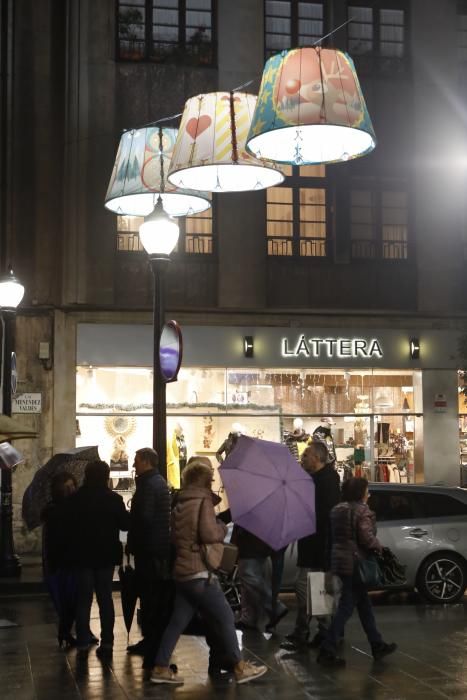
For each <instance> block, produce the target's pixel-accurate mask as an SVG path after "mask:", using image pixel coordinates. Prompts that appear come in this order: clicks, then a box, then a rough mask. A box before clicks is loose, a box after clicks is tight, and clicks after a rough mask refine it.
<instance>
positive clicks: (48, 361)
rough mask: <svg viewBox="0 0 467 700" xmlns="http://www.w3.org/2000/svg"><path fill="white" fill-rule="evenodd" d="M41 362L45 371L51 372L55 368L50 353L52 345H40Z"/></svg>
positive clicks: (39, 356)
mask: <svg viewBox="0 0 467 700" xmlns="http://www.w3.org/2000/svg"><path fill="white" fill-rule="evenodd" d="M38 358H39V361H40V363H41V365H42V366H43V368H44V369H46V370H51V369H52V367H53V363H52V356H51V353H50V343H39V354H38Z"/></svg>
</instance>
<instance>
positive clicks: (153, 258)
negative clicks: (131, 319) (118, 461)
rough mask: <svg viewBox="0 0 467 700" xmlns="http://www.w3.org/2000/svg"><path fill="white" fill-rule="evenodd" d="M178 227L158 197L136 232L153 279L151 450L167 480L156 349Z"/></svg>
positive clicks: (163, 409)
mask: <svg viewBox="0 0 467 700" xmlns="http://www.w3.org/2000/svg"><path fill="white" fill-rule="evenodd" d="M178 234H179V229H178V224H177V223H176V222H175V221H174V220H173V219H171V218H170V217H169V216H168V215H167V214H166V213H165V211H164V209H163V207H162V199H161V197H160V195H159V197H158V199H157V203H156V206H155V209H154V211H153V212H152V214H150V215H149V216H148V217H146V219H145V220H144V224H142V226H141V227H140V229H139V237H140V241H141V244H142V246H143V248H144V249H145V251H146V252H147V254H148V255H149V262H150V264H151V269H152V274H153V277H154V301H153V324H154V355H153V410H152V436H153V438H152V439H153V447H154V449H155V450H156V452H157V454H158V455H159V471H160V473H161V474H162V476H163V477H164V479H166V478H167V411H166V401H165V379H164V378H163V376H162V372H161V367H160V356H159V345H160V337H161V332H162V328H163V326H164V322H165V273H166V270H167V266H168V264H169V262H170V257H169V256H170V253H171V252H172V251H173V249H174V248H175V246H176V245H177V241H178Z"/></svg>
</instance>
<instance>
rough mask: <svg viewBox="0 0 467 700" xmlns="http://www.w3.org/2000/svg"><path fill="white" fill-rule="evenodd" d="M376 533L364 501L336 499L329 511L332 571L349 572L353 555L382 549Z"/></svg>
mask: <svg viewBox="0 0 467 700" xmlns="http://www.w3.org/2000/svg"><path fill="white" fill-rule="evenodd" d="M381 550H382V545H381V543H380V541H379V540H378V538H377V537H376V517H375V514H374V513H373V511H371V510H370V509H369V507H368V506H367V504H366V503H348V502H347V501H345V502H343V503H339V504H338V505H337V506H335V507H334V508H333V509H332V511H331V571H332V573H333V574H337V575H338V576H351V575H352V574H353V571H354V564H355V557H362V558H365V557H366V556H367V555H368V553H369V552H371V551H377V552H381Z"/></svg>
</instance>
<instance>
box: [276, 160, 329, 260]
mask: <svg viewBox="0 0 467 700" xmlns="http://www.w3.org/2000/svg"><path fill="white" fill-rule="evenodd" d="M282 170H283V172H284V174H285V175H286V179H285V181H284V183H283V184H282V185H278V186H277V187H270V188H269V189H268V190H267V192H266V235H267V250H268V255H270V256H286V257H290V256H298V257H308V258H309V257H313V258H325V257H327V255H328V238H327V230H328V226H327V218H328V216H327V200H326V176H325V167H324V165H302V166H300V167H298V166H290V165H289V166H283V167H282Z"/></svg>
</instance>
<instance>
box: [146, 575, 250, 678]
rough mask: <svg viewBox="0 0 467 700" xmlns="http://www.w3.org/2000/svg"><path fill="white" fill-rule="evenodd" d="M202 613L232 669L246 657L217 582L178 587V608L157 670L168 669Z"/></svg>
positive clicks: (161, 648) (201, 581)
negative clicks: (179, 644)
mask: <svg viewBox="0 0 467 700" xmlns="http://www.w3.org/2000/svg"><path fill="white" fill-rule="evenodd" d="M197 611H199V612H200V613H201V614H202V616H203V617H205V618H206V619H207V620H208V624H209V625H210V626H212V628H213V629H215V631H216V635H217V636H218V639H219V642H220V643H221V645H222V649H223V654H224V656H225V658H226V659H228V660H229V661H230V662H231V664H232V665H235V664H237V663H238V662H239V661H240V660H241V658H242V656H241V653H240V648H239V646H238V641H237V633H236V630H235V625H234V616H233V612H232V610H231V608H230V606H229V604H228V603H227V601H226V599H225V596H224V593H223V592H222V589H221V587H220V585H219V582H218V580H217V579H216V578H213V577H212V578H211V579H193V580H192V581H184V582H178V581H177V583H176V595H175V606H174V611H173V613H172V617H171V618H170V622H169V625H168V627H167V628H166V630H165V632H164V635H163V637H162V641H161V643H160V646H159V650H158V652H157V656H156V666H163V667H167V666H168V665H169V663H170V657H171V656H172V652H173V650H174V649H175V646H176V644H177V642H178V640H179V637H180V635H181V634H182V632H183V631H184V629H185V628H186V626H187V625H188V623H189V622H190V620H191V618H192V617H193V615H194V614H195V612H197Z"/></svg>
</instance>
